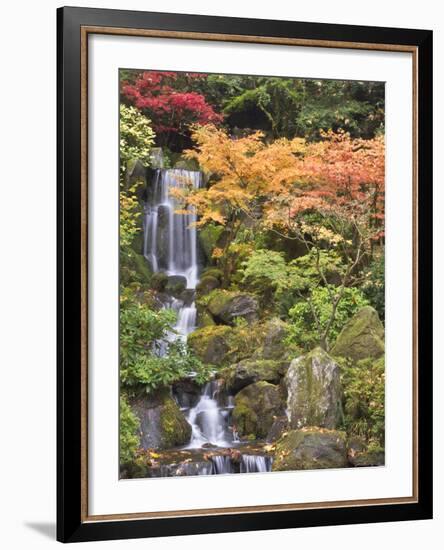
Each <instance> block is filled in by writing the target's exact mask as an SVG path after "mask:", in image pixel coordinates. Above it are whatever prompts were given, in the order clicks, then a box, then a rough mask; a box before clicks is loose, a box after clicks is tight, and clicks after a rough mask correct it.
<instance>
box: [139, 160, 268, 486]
mask: <svg viewBox="0 0 444 550" xmlns="http://www.w3.org/2000/svg"><path fill="white" fill-rule="evenodd" d="M201 182H202V174H201V172H197V171H190V170H179V169H172V170H164V169H159V170H156V172H155V174H154V178H153V181H152V187H151V190H150V192H149V197H148V200H147V202H146V205H145V216H144V224H143V229H144V232H143V235H144V241H143V254H144V256H145V258H146V259H147V261H148V262H149V263H150V266H151V269H152V270H153V272H154V273H157V272H163V273H165V274H166V275H168V277H170V278H171V277H177V278H178V279H177V280H178V281H182V282H183V283H184V284H185V287H186V289H187V295H186V297H185V298H183V299H182V297H181V299H178V298H176V297H173V296H171V297H169V298H167V299H166V301H165V304H164V307H168V308H171V309H174V310H175V311H176V312H177V322H176V325H175V327H174V332H172V333H171V334H170V336H169V341H170V342H171V341H174V340H177V339H181V340H183V341H186V339H187V336H188V335H189V334H190V333H191V332H192V331H193V330H195V329H196V317H197V311H196V305H195V302H194V290H195V288H196V285H197V283H198V281H199V278H198V277H199V268H198V261H197V232H196V226H195V222H196V215H195V214H194V213H192V212H190V213H188V214H183V213H175V211H176V210H177V209H179V208H180V205H179V204H178V203H177V201H176V199H175V198H174V194H173V193H172V190H173V189H175V188H180V187H183V186H184V185H189V186H191V187H192V188H199V187H200V186H201ZM190 291H191V292H190ZM159 350H160V351H159V353H160V355H163V354H165V353H167V352H168V344H167V343H161V345H160V346H159ZM233 406H234V404H233V398H232V397H230V396H226V398H225V399H221V397H220V396H219V395H218V385H217V383H216V381H214V380H213V381H210V382H208V383H207V384H206V385H205V386H204V387H203V389H202V391H201V394H200V396H199V398H198V399H197V402H196V403H195V405H194V406H193V407H187V408H186V410H184V408H183V409H182V410H184V413H185V414H186V418H187V420H188V422H189V424H190V425H191V428H192V435H191V440H190V442H189V444H188V445H187V446H186V447H185V448H184V449H189V451H186V452H189V453H200V455H199V459H196V461H191V462H190V461H189V460H186V461H184V462H182V463H179V465H178V463H177V460H176V457H175V458H174V460H173V461H172V462H171V463H170V464H162V465H161V467H160V468H159V469H158V470H156V471H154V470H153V472H152V475H153V476H162V477H164V476H170V475H209V474H224V473H239V472H265V471H270V469H271V460H270V459H269V458H268V457H264V456H261V455H257V454H252V455H249V454H246V455H242V456H241V455H240V453H239V457H240V458H239V459H236V460H235V461H233V459H232V457H231V455H230V454H223V453H222V454H212V456H211V458H210V462H209V461H208V460H207V458H205V457H203V458H202V456H201V455H202V453H203V452H204V451H205V450H206V449H207V448H212V449H218V448H222V449H221V451H223V449H225V451H224V452H227V451H228V453H229V452H230V449H229V447H232V446H236V445H239V444H240V442H239V439H238V437H237V433H236V431H235V430H234V428H233V427H230V413H231V410H232V409H233ZM227 448H228V449H227ZM172 452H173V453H174V452H176V453H177V452H179V451H172ZM184 452H185V451H184ZM204 454H205V453H204Z"/></svg>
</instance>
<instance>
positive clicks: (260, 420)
mask: <svg viewBox="0 0 444 550" xmlns="http://www.w3.org/2000/svg"><path fill="white" fill-rule="evenodd" d="M234 403H235V406H234V409H233V424H234V425H235V426H236V429H237V431H238V433H239V435H240V436H241V437H247V438H248V437H249V436H251V435H253V436H254V438H255V439H265V438H266V436H267V434H268V432H269V430H270V428H271V426H272V425H273V422H274V420H275V417H276V416H279V415H280V414H282V412H283V409H284V405H283V401H282V395H281V393H280V390H279V388H278V387H277V386H275V385H274V384H269V383H268V382H265V381H260V382H256V383H255V384H250V385H249V386H247V387H245V388H244V389H243V390H241V391H240V392H239V393H238V394H237V395H236V397H235V400H234Z"/></svg>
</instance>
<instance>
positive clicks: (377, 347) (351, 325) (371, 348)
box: [331, 306, 384, 361]
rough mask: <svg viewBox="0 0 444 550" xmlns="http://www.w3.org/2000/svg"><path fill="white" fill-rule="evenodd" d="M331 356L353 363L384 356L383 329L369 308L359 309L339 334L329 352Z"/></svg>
mask: <svg viewBox="0 0 444 550" xmlns="http://www.w3.org/2000/svg"><path fill="white" fill-rule="evenodd" d="M331 354H332V355H333V356H338V357H348V358H350V359H352V360H354V361H359V360H360V359H366V358H368V357H374V358H377V357H381V355H383V354H384V327H383V325H382V323H381V321H380V320H379V317H378V313H377V312H376V310H375V309H373V308H372V307H371V306H366V307H363V308H362V309H360V310H359V311H358V312H357V313H356V314H355V315H354V316H353V317H352V318H351V319H350V321H348V323H347V324H346V325H345V327H344V328H343V329H342V331H341V332H340V334H339V336H338V338H337V340H336V343H335V345H334V346H333V348H332V350H331Z"/></svg>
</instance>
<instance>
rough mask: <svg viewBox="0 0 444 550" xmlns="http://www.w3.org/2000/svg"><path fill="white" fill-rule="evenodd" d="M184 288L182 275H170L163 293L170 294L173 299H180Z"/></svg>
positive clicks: (185, 285)
mask: <svg viewBox="0 0 444 550" xmlns="http://www.w3.org/2000/svg"><path fill="white" fill-rule="evenodd" d="M186 287H187V278H186V277H184V276H183V275H170V276H169V277H168V281H167V284H166V286H165V292H166V293H167V294H170V295H171V296H174V297H175V298H180V296H181V294H182V293H183V291H184V290H185V289H186Z"/></svg>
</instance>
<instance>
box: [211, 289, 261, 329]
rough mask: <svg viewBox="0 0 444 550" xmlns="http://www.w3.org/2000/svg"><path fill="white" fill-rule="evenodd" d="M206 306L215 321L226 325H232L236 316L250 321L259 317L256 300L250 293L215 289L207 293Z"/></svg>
mask: <svg viewBox="0 0 444 550" xmlns="http://www.w3.org/2000/svg"><path fill="white" fill-rule="evenodd" d="M207 308H208V311H209V312H210V313H211V315H212V316H213V318H214V319H215V320H216V321H218V322H220V323H225V324H227V325H233V324H234V323H235V321H236V319H238V318H242V319H245V320H246V321H247V322H248V323H252V322H254V321H256V320H257V319H258V317H259V314H258V313H259V304H258V301H257V299H256V298H255V297H254V296H252V295H251V294H239V293H237V292H229V291H227V290H216V291H213V292H212V293H211V294H210V295H209V299H208V303H207Z"/></svg>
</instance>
